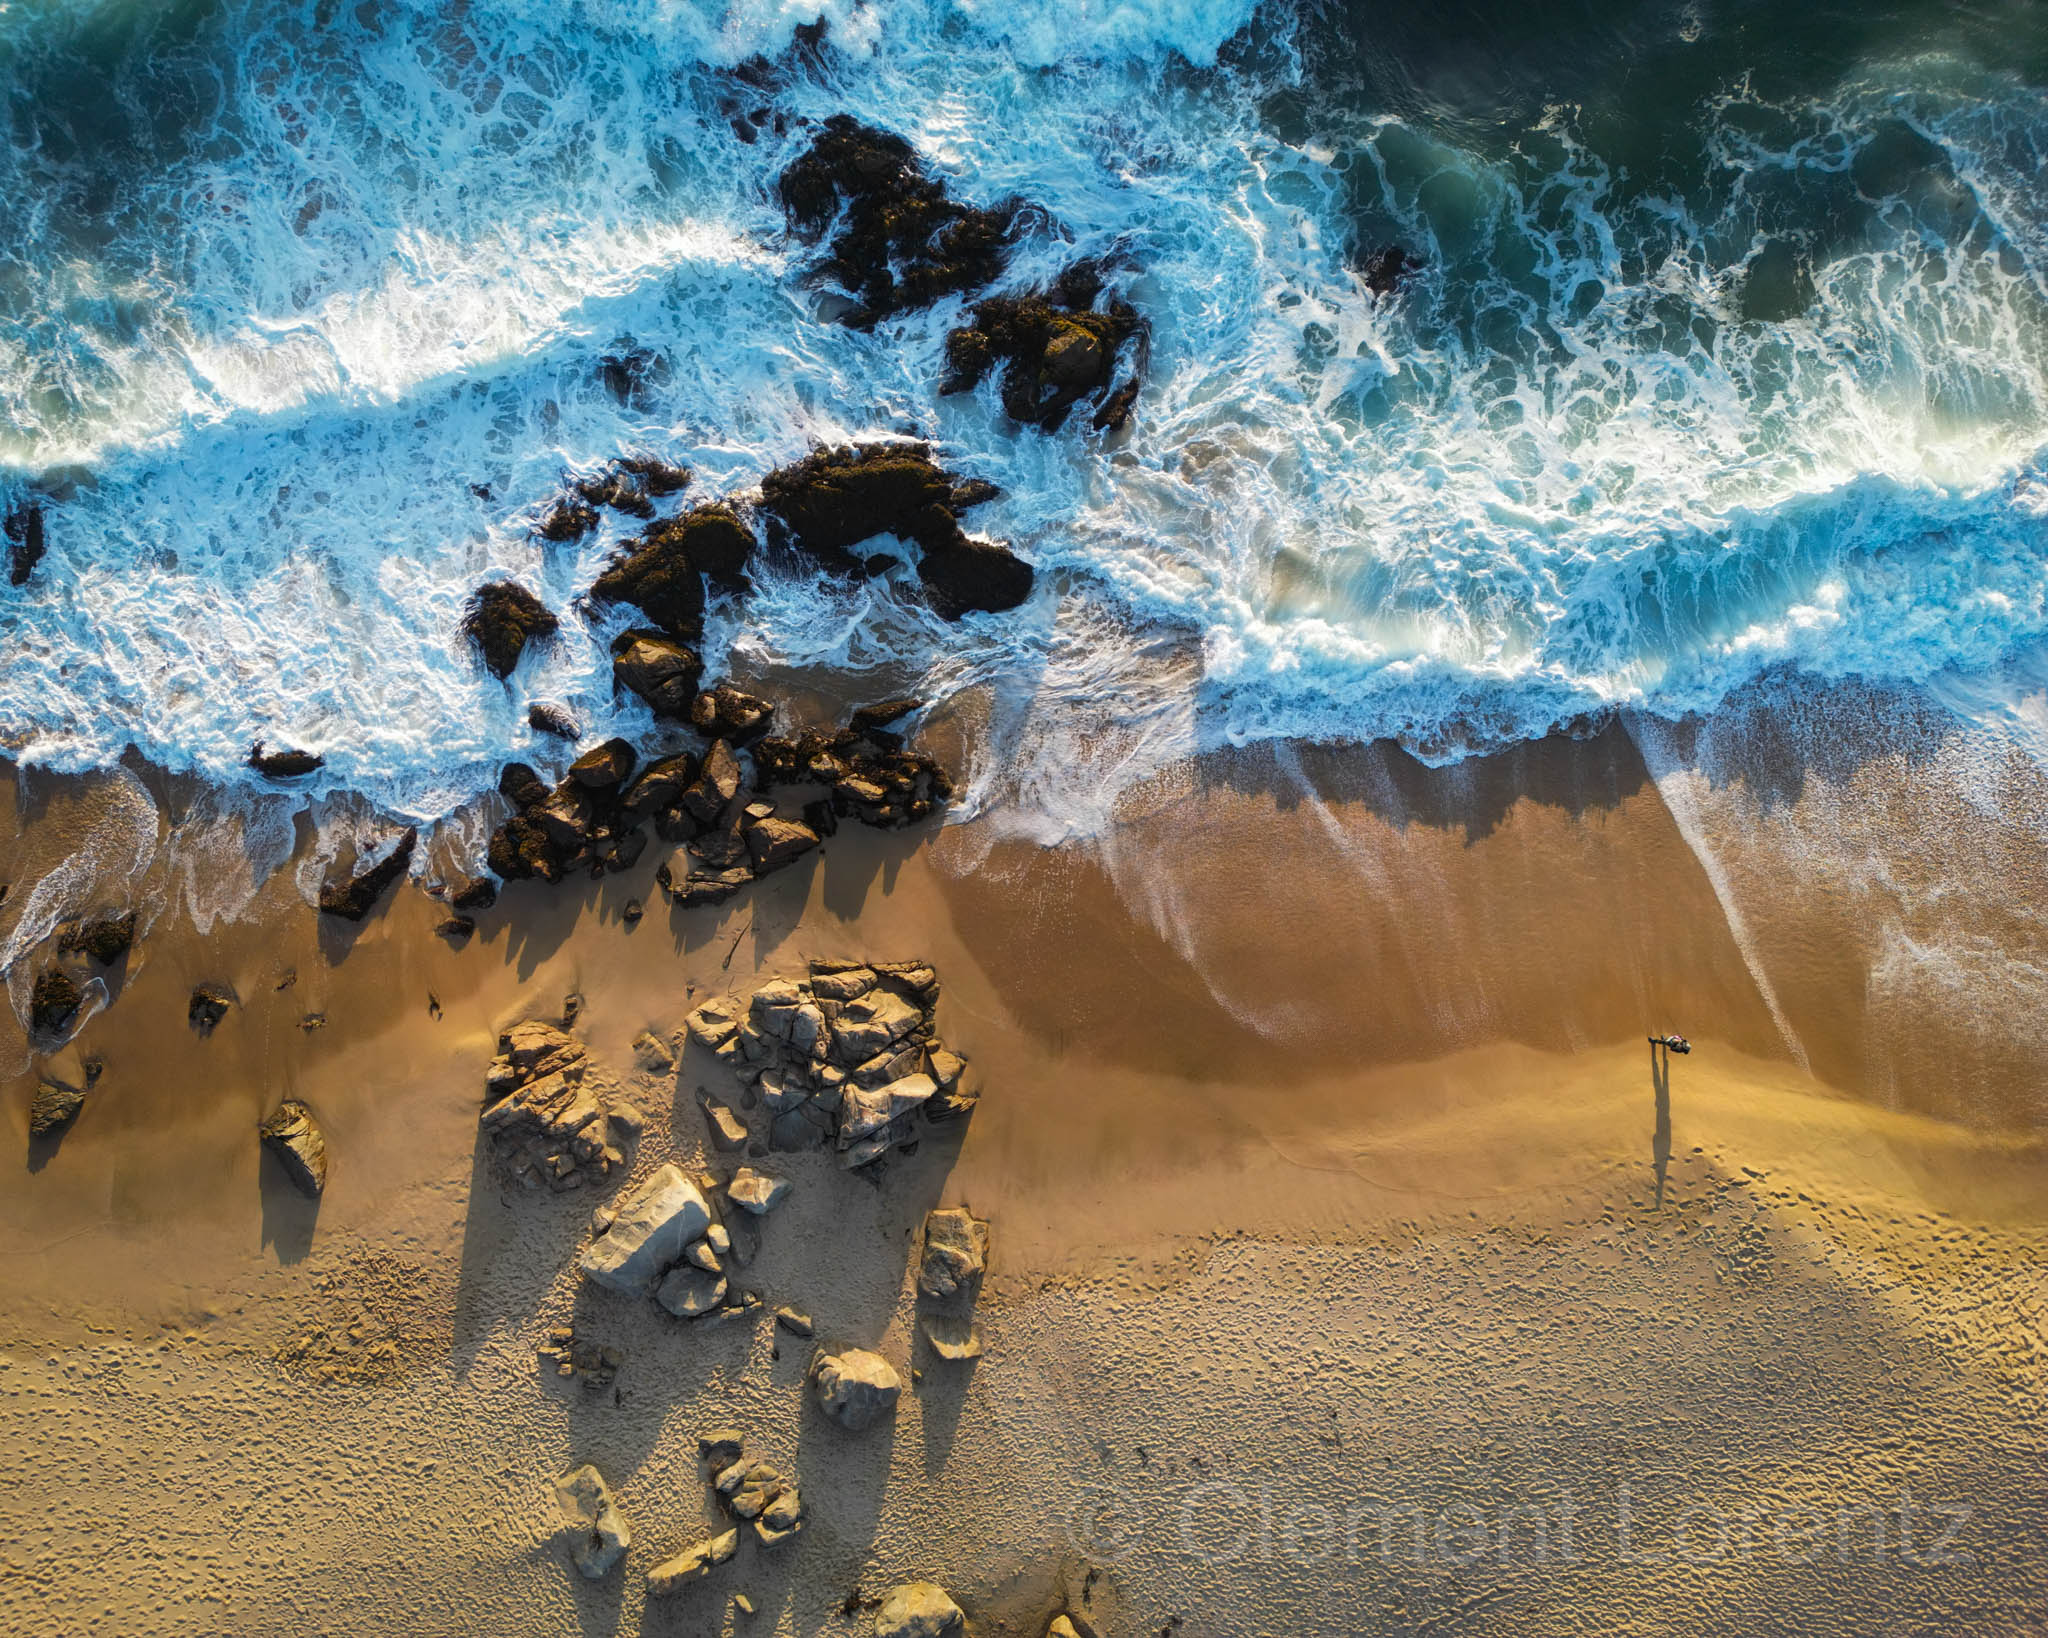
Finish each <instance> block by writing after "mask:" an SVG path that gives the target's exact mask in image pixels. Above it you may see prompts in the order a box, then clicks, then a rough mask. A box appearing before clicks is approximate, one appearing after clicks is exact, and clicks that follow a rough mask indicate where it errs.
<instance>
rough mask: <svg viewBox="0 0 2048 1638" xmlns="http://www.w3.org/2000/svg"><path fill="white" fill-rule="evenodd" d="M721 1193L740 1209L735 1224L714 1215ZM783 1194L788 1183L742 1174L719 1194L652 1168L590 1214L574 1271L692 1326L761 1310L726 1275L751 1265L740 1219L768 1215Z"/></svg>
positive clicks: (755, 1296) (712, 1186) (671, 1169)
mask: <svg viewBox="0 0 2048 1638" xmlns="http://www.w3.org/2000/svg"><path fill="white" fill-rule="evenodd" d="M733 1185H737V1186H738V1193H736V1194H735V1193H733V1192H731V1191H732V1188H733ZM778 1185H779V1186H778ZM721 1192H724V1194H725V1198H726V1201H727V1203H728V1204H731V1205H734V1206H738V1207H740V1208H742V1210H741V1213H740V1215H739V1216H735V1215H734V1214H732V1213H729V1212H728V1213H721V1212H720V1211H719V1210H718V1209H717V1207H716V1206H715V1204H714V1200H715V1198H716V1197H717V1196H718V1195H719V1194H720V1193H721ZM787 1193H788V1184H787V1183H784V1182H782V1181H781V1180H780V1179H771V1178H763V1177H761V1176H760V1175H759V1174H757V1173H751V1172H748V1171H746V1170H745V1169H742V1170H741V1172H739V1173H737V1174H735V1176H734V1178H733V1180H732V1184H729V1185H727V1188H726V1190H724V1191H721V1190H720V1189H719V1186H718V1184H717V1181H716V1180H715V1179H712V1178H705V1179H702V1180H701V1181H700V1180H692V1179H691V1178H688V1177H686V1176H684V1175H683V1173H682V1172H681V1171H680V1170H679V1169H678V1168H677V1167H675V1166H673V1165H665V1166H662V1167H659V1168H658V1169H657V1170H656V1171H655V1172H654V1173H653V1175H652V1176H650V1177H649V1178H647V1180H646V1181H645V1182H643V1183H641V1184H640V1185H638V1186H637V1187H636V1188H634V1189H633V1190H632V1191H631V1192H630V1193H629V1194H627V1195H626V1196H625V1198H623V1199H622V1200H620V1201H619V1202H618V1203H617V1204H616V1205H613V1206H607V1207H601V1208H600V1209H599V1210H598V1211H597V1212H596V1213H594V1214H593V1216H592V1218H591V1230H592V1237H591V1242H590V1244H589V1246H587V1247H586V1248H585V1249H584V1252H583V1255H582V1256H581V1257H580V1258H579V1259H578V1261H577V1267H578V1268H579V1269H581V1270H582V1273H583V1276H584V1278H586V1279H588V1280H591V1281H592V1282H594V1283H595V1284H598V1285H601V1286H603V1287H605V1288H606V1289H607V1290H611V1291H617V1292H620V1293H622V1294H623V1295H626V1296H629V1297H652V1298H653V1299H654V1300H655V1301H656V1302H657V1303H659V1304H660V1305H661V1306H662V1307H663V1308H664V1309H666V1310H667V1311H668V1312H669V1313H670V1314H672V1315H674V1316H675V1317H676V1318H677V1319H681V1320H689V1321H691V1322H692V1323H695V1324H708V1323H711V1322H714V1321H719V1320H727V1319H734V1318H742V1317H746V1316H749V1315H752V1314H754V1313H757V1312H758V1311H759V1310H760V1309H761V1307H762V1306H763V1304H762V1301H761V1297H760V1294H759V1293H758V1292H755V1291H750V1290H746V1289H744V1288H742V1287H740V1286H738V1285H736V1284H735V1283H734V1282H733V1278H732V1274H733V1269H734V1267H735V1265H737V1264H740V1263H744V1262H749V1261H751V1260H752V1259H753V1255H754V1253H755V1251H756V1249H757V1248H758V1245H759V1234H758V1231H757V1230H756V1229H754V1228H753V1227H752V1226H751V1224H749V1223H745V1222H743V1221H742V1220H741V1219H742V1217H755V1216H759V1215H760V1214H761V1213H763V1212H766V1211H769V1210H770V1209H772V1208H773V1207H774V1206H775V1205H776V1204H777V1203H779V1202H780V1201H781V1199H782V1198H783V1196H784V1195H786V1194H787Z"/></svg>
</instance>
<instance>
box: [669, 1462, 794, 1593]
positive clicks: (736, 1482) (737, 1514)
mask: <svg viewBox="0 0 2048 1638" xmlns="http://www.w3.org/2000/svg"><path fill="white" fill-rule="evenodd" d="M746 1448H747V1441H746V1435H745V1434H743V1433H741V1432H739V1431H738V1430H737V1429H733V1428H720V1429H718V1430H717V1431H715V1432H712V1433H707V1434H704V1435H703V1436H702V1437H700V1438H699V1439H698V1441H697V1454H698V1456H699V1458H700V1459H701V1460H702V1461H703V1463H704V1469H705V1473H706V1475H707V1476H708V1477H709V1478H710V1480H711V1486H712V1491H713V1494H715V1495H716V1496H717V1498H718V1503H719V1506H720V1507H721V1508H723V1509H724V1511H725V1514H726V1516H727V1517H728V1518H729V1519H731V1520H733V1521H734V1522H733V1526H732V1528H731V1529H729V1530H726V1531H724V1532H723V1533H721V1534H719V1535H715V1536H707V1537H706V1538H705V1539H704V1540H702V1541H699V1542H697V1543H695V1544H694V1545H693V1546H689V1547H686V1548H684V1549H683V1550H682V1551H681V1552H680V1553H677V1554H676V1555H675V1557H673V1558H670V1559H666V1560H664V1561H663V1562H662V1563H660V1564H657V1565H656V1566H655V1567H654V1568H653V1569H651V1570H649V1571H648V1572H647V1591H648V1593H649V1594H650V1595H651V1596H653V1597H656V1598H664V1597H666V1596H668V1595H669V1594H670V1593H673V1592H676V1591H678V1590H679V1589H681V1588H683V1587H687V1586H690V1585H693V1584H694V1583H696V1582H699V1581H703V1580H705V1579H706V1578H707V1577H709V1576H710V1574H711V1572H712V1571H713V1570H715V1569H716V1568H717V1567H718V1566H719V1565H721V1564H730V1563H731V1562H732V1560H733V1559H734V1558H735V1557H736V1556H737V1555H738V1553H739V1548H740V1532H741V1529H742V1528H743V1527H744V1528H747V1529H749V1530H751V1532H752V1534H753V1536H754V1539H755V1540H756V1541H758V1542H759V1543H760V1544H761V1545H762V1546H763V1547H770V1548H772V1547H779V1546H781V1545H782V1543H783V1542H785V1541H788V1540H789V1539H790V1537H792V1536H794V1535H796V1534H797V1533H798V1532H799V1531H800V1530H802V1529H803V1526H804V1502H803V1496H802V1495H801V1493H800V1492H799V1491H798V1489H797V1486H796V1481H795V1480H793V1479H790V1478H787V1477H785V1476H784V1475H783V1473H782V1472H781V1470H780V1469H778V1468H775V1467H773V1466H771V1465H770V1464H768V1463H767V1462H760V1461H750V1460H748V1458H747V1454H746Z"/></svg>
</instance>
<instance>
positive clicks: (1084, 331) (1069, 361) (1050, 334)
mask: <svg viewBox="0 0 2048 1638" xmlns="http://www.w3.org/2000/svg"><path fill="white" fill-rule="evenodd" d="M1102 293H1103V280H1102V269H1101V267H1100V266H1099V264H1097V263H1095V262H1078V263H1076V264H1075V265H1074V266H1072V267H1070V268H1068V269H1067V270H1066V272H1065V273H1063V274H1061V276H1060V277H1059V279H1058V280H1057V281H1056V282H1055V283H1054V285H1053V286H1052V288H1051V289H1049V290H1040V291H1032V292H1029V293H1028V294H1025V295H1022V296H992V297H990V298H989V299H987V300H985V301H980V302H977V303H975V305H974V309H973V311H972V313H971V314H970V315H969V317H968V320H967V322H966V323H965V324H962V325H961V326H960V327H959V328H957V329H955V330H952V331H950V332H948V334H947V336H946V376H945V379H944V380H943V381H942V382H941V383H940V384H939V391H940V393H941V394H946V393H957V392H969V391H972V390H973V389H974V388H975V387H977V386H979V385H980V384H981V382H982V380H983V378H984V377H986V376H987V375H988V374H989V372H990V371H991V370H994V371H996V372H998V382H999V388H1000V392H1001V397H1002V403H1003V412H1004V413H1005V414H1006V415H1008V416H1009V417H1010V418H1011V419H1012V420H1013V421H1021V422H1023V423H1025V424H1026V425H1027V426H1035V427H1042V428H1043V429H1044V430H1045V431H1047V432H1056V431H1058V430H1059V428H1060V426H1061V425H1062V424H1063V423H1064V422H1065V421H1066V418H1067V416H1068V414H1069V413H1070V412H1071V411H1072V410H1073V407H1074V406H1075V405H1076V404H1077V403H1079V402H1080V401H1081V400H1082V399H1084V398H1089V399H1093V400H1094V401H1095V403H1096V406H1097V407H1096V411H1095V416H1094V422H1093V424H1094V426H1095V429H1096V430H1097V431H1098V432H1116V431H1120V430H1121V429H1122V428H1123V427H1124V425H1125V424H1126V423H1127V422H1128V421H1129V420H1130V418H1131V410H1132V407H1133V406H1134V405H1135V404H1136V403H1137V399H1138V377H1137V375H1136V374H1135V373H1132V374H1130V375H1129V376H1127V377H1126V379H1125V380H1124V382H1123V384H1122V385H1121V386H1119V387H1117V388H1116V390H1115V391H1111V390H1110V389H1111V383H1112V381H1113V380H1114V379H1115V376H1116V368H1117V358H1118V354H1119V352H1120V350H1121V349H1122V348H1123V346H1124V344H1125V343H1126V342H1128V341H1131V340H1133V339H1134V338H1138V337H1141V336H1142V335H1143V334H1144V328H1145V327H1144V323H1143V321H1142V320H1141V319H1140V318H1139V317H1138V314H1137V310H1136V309H1135V308H1133V307H1132V306H1131V305H1130V303H1128V302H1126V301H1122V300H1120V299H1117V298H1115V297H1112V298H1111V299H1110V300H1109V302H1108V304H1107V305H1106V306H1105V307H1104V308H1103V309H1102V310H1101V311H1099V312H1098V311H1096V305H1095V304H1096V302H1097V300H1098V299H1099V298H1100V297H1101V295H1102Z"/></svg>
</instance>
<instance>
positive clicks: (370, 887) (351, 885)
mask: <svg viewBox="0 0 2048 1638" xmlns="http://www.w3.org/2000/svg"><path fill="white" fill-rule="evenodd" d="M419 839H420V833H419V832H418V831H417V830H415V829H413V828H412V827H410V826H408V827H407V828H406V832H405V834H404V835H403V836H401V837H399V839H398V845H397V846H396V847H394V848H393V849H392V850H391V851H390V853H389V854H387V855H386V856H385V857H384V858H382V859H380V860H378V861H377V863H375V864H373V865H372V866H370V868H369V869H367V870H365V871H362V872H361V873H360V874H358V875H356V876H353V877H351V878H350V879H349V880H348V881H346V882H342V883H339V884H334V883H330V884H328V885H327V886H325V887H322V888H321V889H320V908H321V910H322V911H323V912H324V913H325V914H327V915H330V916H342V917H344V918H346V919H347V920H349V921H361V920H362V919H363V917H365V916H367V915H368V914H369V913H370V910H371V907H372V906H374V905H375V904H376V902H377V900H378V899H380V898H381V897H383V895H384V890H385V889H386V888H387V887H389V886H390V885H391V884H392V883H393V882H395V881H397V880H398V878H399V877H401V876H403V875H404V874H405V872H406V868H407V867H408V866H409V865H410V864H411V863H412V850H413V849H414V848H415V847H416V846H417V845H418V844H419Z"/></svg>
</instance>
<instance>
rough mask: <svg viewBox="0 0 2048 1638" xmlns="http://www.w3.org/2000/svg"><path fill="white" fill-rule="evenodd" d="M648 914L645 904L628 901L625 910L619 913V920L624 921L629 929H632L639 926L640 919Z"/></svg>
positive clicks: (637, 901) (636, 900) (632, 900)
mask: <svg viewBox="0 0 2048 1638" xmlns="http://www.w3.org/2000/svg"><path fill="white" fill-rule="evenodd" d="M646 914H647V907H646V906H645V905H644V904H642V903H641V902H640V901H639V900H638V899H628V900H627V901H626V907H625V909H623V910H621V911H620V912H619V920H621V921H623V922H624V923H625V924H626V925H627V926H628V927H632V926H635V925H637V924H638V923H639V920H640V918H641V917H642V916H644V915H646Z"/></svg>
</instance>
